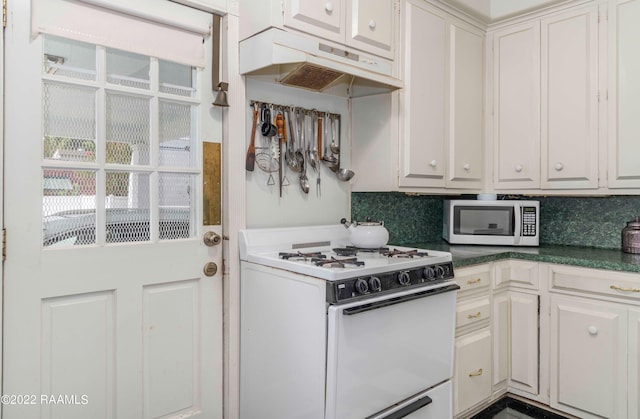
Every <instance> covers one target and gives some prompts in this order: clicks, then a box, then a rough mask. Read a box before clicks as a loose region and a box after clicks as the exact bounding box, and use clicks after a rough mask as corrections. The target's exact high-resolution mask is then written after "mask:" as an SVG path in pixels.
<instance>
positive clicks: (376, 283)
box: [369, 276, 382, 292]
mask: <svg viewBox="0 0 640 419" xmlns="http://www.w3.org/2000/svg"><path fill="white" fill-rule="evenodd" d="M369 288H370V289H371V291H374V292H378V291H382V281H380V278H378V277H377V276H372V277H371V278H369Z"/></svg>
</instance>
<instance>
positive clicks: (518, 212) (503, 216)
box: [442, 200, 540, 246]
mask: <svg viewBox="0 0 640 419" xmlns="http://www.w3.org/2000/svg"><path fill="white" fill-rule="evenodd" d="M539 237H540V202H538V201H507V200H505V201H473V200H445V201H444V219H443V227H442V238H443V239H445V240H446V241H448V242H449V243H451V244H489V245H497V246H538V245H539Z"/></svg>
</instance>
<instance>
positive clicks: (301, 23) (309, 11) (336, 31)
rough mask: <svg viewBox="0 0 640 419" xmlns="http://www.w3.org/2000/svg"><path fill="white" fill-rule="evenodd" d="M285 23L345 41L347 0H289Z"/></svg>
mask: <svg viewBox="0 0 640 419" xmlns="http://www.w3.org/2000/svg"><path fill="white" fill-rule="evenodd" d="M284 25H285V26H288V27H290V28H294V29H298V30H300V31H303V32H309V33H312V34H314V35H317V36H320V37H322V38H325V39H330V40H332V41H336V42H343V43H344V37H345V1H343V0H327V1H309V0H287V1H286V2H285V7H284Z"/></svg>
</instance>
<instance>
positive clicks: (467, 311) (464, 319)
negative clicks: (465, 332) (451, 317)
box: [456, 297, 491, 327]
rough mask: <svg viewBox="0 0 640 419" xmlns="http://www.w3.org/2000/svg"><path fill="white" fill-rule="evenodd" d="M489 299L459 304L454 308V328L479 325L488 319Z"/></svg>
mask: <svg viewBox="0 0 640 419" xmlns="http://www.w3.org/2000/svg"><path fill="white" fill-rule="evenodd" d="M490 312H491V311H490V303H489V297H485V298H479V299H474V300H471V301H464V302H459V303H458V306H457V307H456V327H463V326H468V325H471V324H474V323H479V322H481V321H483V320H486V319H488V318H489V315H490V314H489V313H490Z"/></svg>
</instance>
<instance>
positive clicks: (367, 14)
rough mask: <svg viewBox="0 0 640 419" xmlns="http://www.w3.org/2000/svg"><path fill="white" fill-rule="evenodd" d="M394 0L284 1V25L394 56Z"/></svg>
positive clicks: (395, 17) (395, 7)
mask: <svg viewBox="0 0 640 419" xmlns="http://www.w3.org/2000/svg"><path fill="white" fill-rule="evenodd" d="M398 9H399V5H398V3H397V0H376V1H370V0H369V1H366V0H326V1H315V0H286V1H285V3H284V26H287V27H290V28H293V29H296V30H299V31H302V32H306V33H309V34H312V35H316V36H319V37H321V38H325V39H328V40H331V41H335V42H339V43H341V44H345V45H349V46H352V47H354V48H358V49H360V50H363V51H367V52H370V53H373V54H376V55H379V56H382V57H386V58H394V55H395V48H394V44H395V41H396V37H395V32H394V30H395V27H396V19H397V16H398V13H399V12H398Z"/></svg>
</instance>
